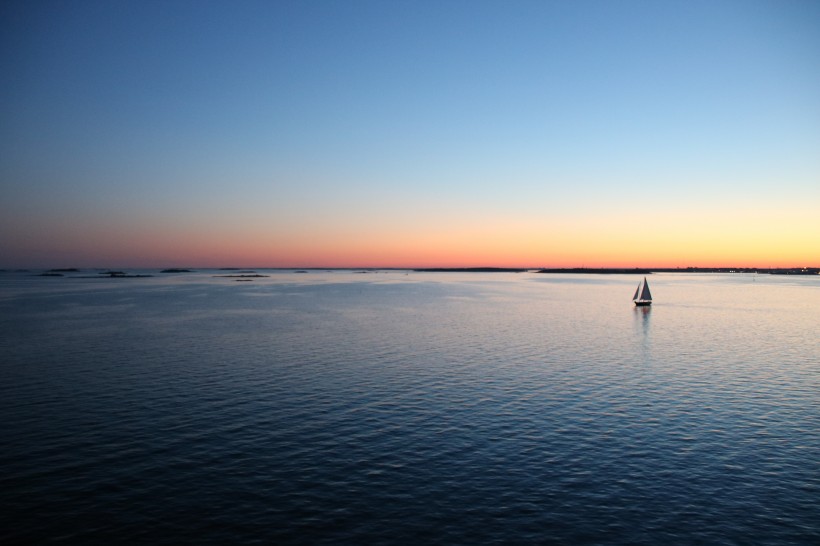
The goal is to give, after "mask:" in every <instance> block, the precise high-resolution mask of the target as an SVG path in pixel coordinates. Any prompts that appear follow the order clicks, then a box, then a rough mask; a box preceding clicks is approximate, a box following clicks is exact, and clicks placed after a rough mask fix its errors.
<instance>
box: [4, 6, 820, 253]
mask: <svg viewBox="0 0 820 546" xmlns="http://www.w3.org/2000/svg"><path fill="white" fill-rule="evenodd" d="M0 25H2V26H1V27H0V43H2V46H0V59H2V72H0V74H2V76H0V77H2V85H0V99H2V100H0V109H2V120H1V121H2V123H0V267H4V268H18V267H169V266H180V267H181V266H187V267H208V266H213V267H221V266H240V267H309V266H317V267H321V266H335V267H347V266H350V267H357V266H358V267H365V266H373V267H388V266H390V267H421V266H480V265H494V266H521V267H540V266H552V267H564V266H569V267H572V266H581V265H585V266H587V267H601V266H613V267H614V266H665V267H677V266H681V267H685V266H690V265H691V266H718V265H736V266H758V267H769V266H805V265H809V266H812V265H813V266H817V265H820V2H817V1H800V0H795V1H784V0H773V1H755V0H743V1H737V2H734V1H718V0H709V1H697V0H696V1H675V2H664V1H658V0H654V1H628V0H625V1H592V0H580V1H548V0H540V1H534V2H529V1H515V0H513V1H501V0H498V1H492V2H482V1H475V0H470V1H448V0H438V1H401V0H395V1H391V0H378V1H363V0H350V1H341V0H340V1H311V0H303V1H294V2H291V1H274V0H266V1H260V2H255V1H235V2H234V1H224V2H212V1H205V0H196V1H173V0H168V1H159V0H157V1H152V0H140V1H116V0H105V1H99V2H97V1H92V0H83V1H74V2H71V1H32V0H25V1H8V0H6V1H4V2H3V3H2V6H1V7H0Z"/></svg>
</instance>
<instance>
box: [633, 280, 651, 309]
mask: <svg viewBox="0 0 820 546" xmlns="http://www.w3.org/2000/svg"><path fill="white" fill-rule="evenodd" d="M632 301H634V302H635V305H637V306H638V307H643V306H645V305H652V292H650V291H649V283H647V282H646V277H644V278H643V280H642V281H641V282H640V283H638V288H636V289H635V295H634V296H632Z"/></svg>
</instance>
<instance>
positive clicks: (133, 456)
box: [0, 270, 820, 545]
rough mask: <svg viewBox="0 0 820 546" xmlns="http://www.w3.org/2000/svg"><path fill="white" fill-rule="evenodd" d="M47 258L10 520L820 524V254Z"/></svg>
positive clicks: (414, 532) (102, 525)
mask: <svg viewBox="0 0 820 546" xmlns="http://www.w3.org/2000/svg"><path fill="white" fill-rule="evenodd" d="M35 273H37V272H25V271H6V272H3V273H0V430H2V434H1V435H0V543H2V544H121V543H125V544H152V545H153V544H198V545H199V544H201V545H205V544H276V545H289V544H305V545H322V544H326V545H330V544H332V545H340V544H356V545H370V544H373V545H403V544H425V545H426V544H431V545H435V544H440V545H462V544H463V545H467V544H469V545H480V544H499V545H501V544H504V545H506V544H561V545H587V544H590V545H657V544H686V545H691V544H694V545H698V544H702V545H817V544H820V276H785V275H768V274H752V273H735V274H728V273H727V274H711V273H710V274H706V273H704V274H700V273H658V274H651V275H648V276H647V278H648V281H649V284H650V288H651V290H652V293H653V296H654V304H653V305H652V306H651V307H648V308H646V307H644V308H636V307H635V306H634V305H633V304H632V301H631V297H632V294H633V293H634V291H635V288H636V287H637V285H638V282H639V281H640V280H641V279H642V276H637V275H620V274H613V275H604V274H600V275H599V274H587V275H582V274H541V273H536V272H522V273H509V272H504V273H472V272H417V271H401V270H361V271H357V270H349V271H348V270H329V271H324V270H321V271H319V270H310V271H306V272H299V271H294V270H254V271H253V272H238V271H224V270H196V271H192V272H178V273H161V272H160V271H159V270H154V271H140V272H136V271H131V272H130V273H142V274H147V275H152V276H150V277H129V276H122V277H118V276H115V277H110V276H105V275H100V274H99V272H97V271H90V270H88V271H79V272H65V273H63V276H60V277H56V276H54V277H41V276H37V275H36V274H35ZM251 274H256V275H264V276H259V277H239V276H229V275H251Z"/></svg>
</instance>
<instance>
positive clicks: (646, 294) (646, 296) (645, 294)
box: [641, 277, 652, 301]
mask: <svg viewBox="0 0 820 546" xmlns="http://www.w3.org/2000/svg"><path fill="white" fill-rule="evenodd" d="M641 299H642V300H647V301H649V300H651V299H652V293H651V292H650V291H649V284H648V283H647V282H646V277H644V278H643V290H642V291H641Z"/></svg>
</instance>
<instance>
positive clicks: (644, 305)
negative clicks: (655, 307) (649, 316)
mask: <svg viewBox="0 0 820 546" xmlns="http://www.w3.org/2000/svg"><path fill="white" fill-rule="evenodd" d="M635 305H637V306H638V307H648V306H650V305H652V302H651V301H636V302H635Z"/></svg>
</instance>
